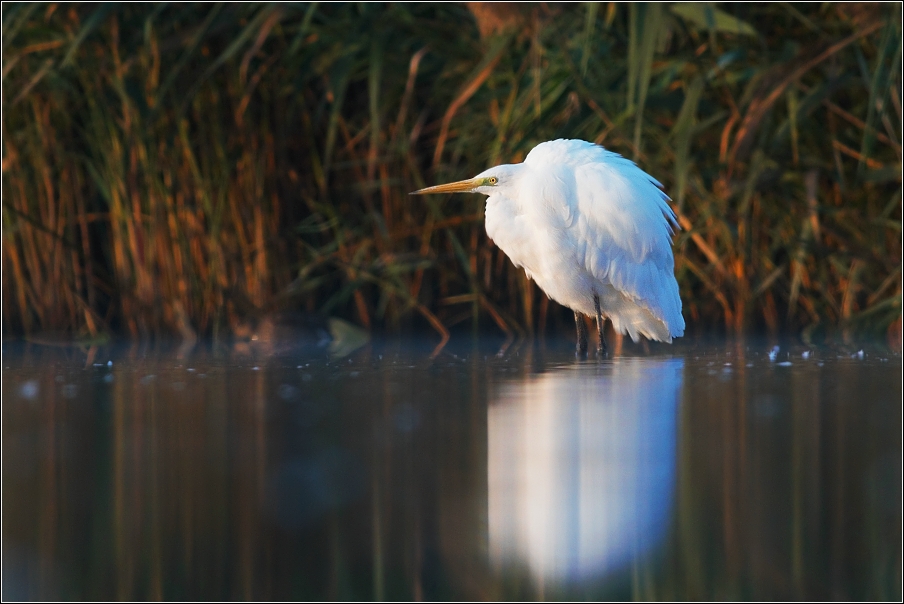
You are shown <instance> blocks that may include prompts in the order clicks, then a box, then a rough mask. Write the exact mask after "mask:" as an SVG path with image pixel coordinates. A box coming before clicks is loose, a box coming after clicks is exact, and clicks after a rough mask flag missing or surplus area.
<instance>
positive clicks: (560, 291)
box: [412, 139, 684, 354]
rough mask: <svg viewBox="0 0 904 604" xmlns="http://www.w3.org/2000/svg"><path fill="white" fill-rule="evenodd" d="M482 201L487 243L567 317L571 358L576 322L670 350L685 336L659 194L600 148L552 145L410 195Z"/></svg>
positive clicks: (672, 221)
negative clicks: (592, 321) (570, 317)
mask: <svg viewBox="0 0 904 604" xmlns="http://www.w3.org/2000/svg"><path fill="white" fill-rule="evenodd" d="M429 193H480V194H482V195H488V196H489V197H488V198H487V205H486V229H487V235H489V237H490V239H492V240H493V241H494V242H495V243H496V245H498V246H499V248H500V249H501V250H502V251H503V252H505V254H506V255H507V256H508V257H509V258H510V259H511V261H512V262H513V263H514V264H515V266H516V267H523V268H524V271H525V273H526V274H527V277H528V278H529V279H533V280H534V281H535V282H536V283H537V285H538V286H540V289H542V290H543V291H544V292H545V293H546V295H547V296H549V297H550V298H551V299H553V300H555V301H556V302H558V303H559V304H562V305H564V306H567V307H568V308H570V309H571V310H573V311H574V318H575V325H576V327H577V335H578V344H577V348H578V352H580V353H585V352H586V351H587V330H586V327H585V325H584V321H583V318H582V317H581V314H584V315H589V316H596V326H597V332H598V334H599V340H598V342H599V344H598V351H599V352H600V353H601V354H602V353H605V352H606V343H605V339H604V338H603V320H604V318H609V319H610V320H611V321H612V325H613V327H614V328H615V331H616V332H618V333H621V334H626V333H627V334H629V335H630V336H631V338H632V339H633V340H634V341H635V342H636V341H637V340H638V337H639V336H640V335H643V336H645V337H647V338H649V339H651V340H658V341H661V342H671V341H672V338H675V337H679V336H682V335H684V318H683V317H682V316H681V298H680V297H679V295H678V283H677V282H676V281H675V273H674V265H675V260H674V257H673V256H672V235H673V233H674V230H675V229H677V228H678V223H677V221H676V218H675V213H674V212H673V211H672V209H671V207H669V205H668V203H667V201H668V199H669V197H668V196H667V195H666V194H665V193H663V191H662V185H661V184H660V183H659V182H658V181H657V180H656V179H655V178H653V177H652V176H650V175H649V174H647V173H646V172H644V171H643V170H641V169H640V168H638V167H637V165H636V164H635V163H634V162H632V161H630V160H628V159H625V158H624V157H622V156H621V155H619V154H617V153H613V152H612V151H607V150H606V149H604V148H603V147H601V146H599V145H594V144H592V143H588V142H585V141H582V140H561V139H560V140H555V141H549V142H545V143H540V144H539V145H537V146H536V147H534V148H533V149H532V150H531V152H530V153H528V154H527V158H526V159H525V160H524V162H523V163H520V164H506V165H501V166H496V167H494V168H490V169H489V170H486V171H484V172H481V173H480V174H478V175H477V176H475V177H474V178H471V179H469V180H462V181H458V182H453V183H449V184H444V185H437V186H435V187H427V188H425V189H420V190H418V191H414V192H413V193H412V195H425V194H429Z"/></svg>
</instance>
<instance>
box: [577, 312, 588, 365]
mask: <svg viewBox="0 0 904 604" xmlns="http://www.w3.org/2000/svg"><path fill="white" fill-rule="evenodd" d="M574 326H575V328H576V329H577V331H578V343H577V347H576V349H575V353H577V354H579V355H583V354H587V325H586V324H585V323H584V317H582V316H581V314H580V313H578V312H575V313H574Z"/></svg>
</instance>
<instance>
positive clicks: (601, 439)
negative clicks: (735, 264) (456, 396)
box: [487, 359, 684, 584]
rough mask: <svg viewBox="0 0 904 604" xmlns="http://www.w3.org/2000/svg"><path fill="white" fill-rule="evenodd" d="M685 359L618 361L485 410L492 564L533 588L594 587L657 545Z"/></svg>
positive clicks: (519, 387)
mask: <svg viewBox="0 0 904 604" xmlns="http://www.w3.org/2000/svg"><path fill="white" fill-rule="evenodd" d="M683 364H684V363H683V360H682V359H616V360H615V361H614V362H613V363H611V364H605V365H577V366H574V367H570V368H567V369H562V370H559V371H554V372H551V373H544V374H540V375H538V376H536V377H533V378H531V379H529V380H527V381H524V382H519V383H511V384H506V385H505V386H503V388H502V389H501V391H500V392H499V395H498V396H497V397H495V400H494V401H493V403H492V404H491V405H490V407H489V410H488V418H487V424H488V425H487V430H488V438H489V443H488V462H487V463H488V468H487V474H488V488H489V495H488V508H489V509H488V516H489V554H490V558H491V561H492V562H493V564H494V565H495V566H496V567H497V568H500V569H502V568H507V567H510V566H514V565H521V566H524V565H526V566H527V568H528V569H529V571H530V574H531V576H532V577H533V578H534V579H535V580H537V581H538V582H539V583H540V584H544V583H547V582H548V583H570V582H574V581H585V580H588V579H594V578H601V577H603V576H604V575H607V574H609V573H611V572H614V571H618V570H619V569H623V568H625V567H626V566H628V564H629V563H630V562H631V561H632V560H633V559H635V558H636V557H637V556H640V555H642V554H644V553H647V552H649V551H650V550H651V549H652V548H653V547H655V546H656V545H657V544H658V543H659V542H660V541H661V540H662V539H663V538H664V537H665V533H666V530H667V528H668V524H669V518H670V514H671V509H672V502H673V498H674V486H675V465H676V461H675V455H676V430H677V425H676V417H677V409H678V397H679V392H680V390H681V383H682V371H683Z"/></svg>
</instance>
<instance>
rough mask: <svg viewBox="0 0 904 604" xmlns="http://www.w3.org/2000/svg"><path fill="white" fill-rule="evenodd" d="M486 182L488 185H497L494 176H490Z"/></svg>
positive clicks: (497, 180)
mask: <svg viewBox="0 0 904 604" xmlns="http://www.w3.org/2000/svg"><path fill="white" fill-rule="evenodd" d="M487 182H488V183H490V184H491V185H495V184H498V183H499V179H498V178H496V177H495V176H490V177H489V178H488V179H487Z"/></svg>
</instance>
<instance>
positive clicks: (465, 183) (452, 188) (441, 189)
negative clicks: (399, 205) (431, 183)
mask: <svg viewBox="0 0 904 604" xmlns="http://www.w3.org/2000/svg"><path fill="white" fill-rule="evenodd" d="M479 186H480V183H478V182H477V179H476V178H469V179H468V180H459V181H458V182H450V183H449V184H445V185H436V186H435V187H427V188H426V189H418V190H417V191H412V192H411V193H409V195H430V194H431V193H470V192H471V191H473V190H474V189H476V188H477V187H479Z"/></svg>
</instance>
